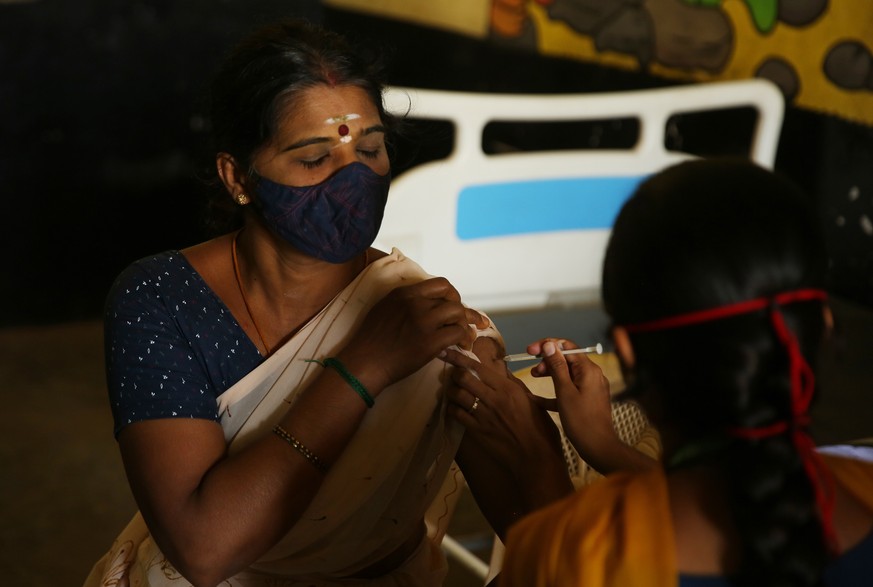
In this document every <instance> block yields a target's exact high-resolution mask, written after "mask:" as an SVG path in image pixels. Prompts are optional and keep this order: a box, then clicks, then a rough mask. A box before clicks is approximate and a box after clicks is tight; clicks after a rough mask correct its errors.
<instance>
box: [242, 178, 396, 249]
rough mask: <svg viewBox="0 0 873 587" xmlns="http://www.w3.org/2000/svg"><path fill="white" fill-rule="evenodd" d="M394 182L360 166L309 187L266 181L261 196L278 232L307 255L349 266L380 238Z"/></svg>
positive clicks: (271, 225) (265, 215) (263, 210)
mask: <svg viewBox="0 0 873 587" xmlns="http://www.w3.org/2000/svg"><path fill="white" fill-rule="evenodd" d="M390 183H391V176H390V174H385V175H379V174H378V173H376V172H375V171H373V170H372V169H370V168H369V167H368V166H366V165H364V164H363V163H358V162H355V163H350V164H349V165H346V166H345V167H343V168H342V169H340V170H339V171H337V172H336V173H335V174H333V175H332V176H330V177H329V178H327V179H326V180H324V181H323V182H321V183H319V184H315V185H311V186H306V187H294V186H288V185H282V184H278V183H275V182H272V181H270V180H268V179H265V178H261V179H260V180H259V182H258V188H257V194H258V202H259V204H260V205H259V207H260V212H261V215H262V216H263V218H264V221H265V222H266V224H267V226H268V227H269V228H270V229H272V230H273V231H274V232H275V233H276V234H278V235H279V236H281V237H282V238H283V239H285V240H286V241H288V243H290V244H291V245H293V246H294V248H296V249H298V250H300V251H302V252H304V253H306V254H307V255H310V256H312V257H316V258H318V259H321V260H323V261H328V262H330V263H345V262H346V261H348V260H350V259H352V258H353V257H355V256H356V255H359V254H361V253H363V252H364V251H365V250H367V248H368V247H369V246H370V245H371V244H373V241H374V240H376V234H377V233H378V232H379V227H380V226H381V225H382V215H383V214H384V212H385V203H386V201H387V200H388V187H389V185H390Z"/></svg>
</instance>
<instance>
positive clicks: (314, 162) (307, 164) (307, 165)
mask: <svg viewBox="0 0 873 587" xmlns="http://www.w3.org/2000/svg"><path fill="white" fill-rule="evenodd" d="M327 157H328V154H327V153H325V154H324V155H322V156H321V157H318V158H315V159H301V160H300V165H302V166H303V167H304V169H315V168H316V167H319V166H321V165H322V164H323V163H324V162H325V161H327Z"/></svg>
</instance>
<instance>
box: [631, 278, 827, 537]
mask: <svg viewBox="0 0 873 587" xmlns="http://www.w3.org/2000/svg"><path fill="white" fill-rule="evenodd" d="M826 299H827V293H826V292H824V291H822V290H820V289H799V290H794V291H788V292H783V293H779V294H776V295H774V296H772V297H764V298H755V299H753V300H747V301H744V302H737V303H734V304H728V305H726V306H720V307H717V308H710V309H706V310H699V311H696V312H688V313H687V314H679V315H676V316H668V317H666V318H659V319H657V320H651V321H648V322H641V323H639V324H631V325H629V326H624V328H625V330H627V331H628V332H652V331H655V330H666V329H670V328H679V327H682V326H690V325H692V324H699V323H701V322H709V321H711V320H720V319H722V318H729V317H731V316H736V315H738V314H746V313H749V312H755V311H758V310H764V309H766V308H770V323H771V324H772V326H773V330H774V332H775V333H776V336H777V337H778V338H779V341H780V342H781V343H782V345H783V346H784V347H785V350H786V352H787V353H788V361H789V373H790V379H791V420H790V421H788V422H784V421H783V422H776V423H774V424H770V425H768V426H760V427H755V428H734V429H731V430H729V431H728V433H729V434H730V435H731V436H736V437H739V438H748V439H759V438H766V437H770V436H776V435H777V434H783V433H785V432H790V433H791V440H792V442H793V444H794V446H795V448H796V450H797V452H798V454H799V455H800V457H801V459H802V460H803V468H804V470H805V471H806V474H807V476H808V477H809V479H810V481H811V482H812V486H813V490H814V492H815V501H816V504H817V506H818V509H819V513H820V516H821V523H822V530H823V532H824V538H825V541H826V542H827V545H828V547H829V548H830V549H831V550H832V551H833V552H837V550H836V548H837V538H836V532H835V530H834V526H833V511H834V486H833V479H832V478H831V476H830V475H829V474H828V473H827V469H826V468H825V466H824V463H823V462H822V460H821V457H820V456H819V455H818V453H817V452H816V450H815V448H816V447H815V443H814V442H813V440H812V438H811V437H810V436H809V434H808V433H807V432H806V427H807V426H808V425H809V415H808V411H809V405H810V403H811V402H812V397H813V394H814V391H815V376H814V375H813V372H812V368H811V367H810V366H809V363H807V362H806V359H805V358H804V357H803V354H802V353H801V352H800V345H799V344H798V343H797V338H796V337H795V336H794V334H793V333H792V332H791V331H790V330H789V329H788V326H787V325H786V324H785V320H784V318H783V316H782V312H780V311H779V306H782V305H785V304H790V303H793V302H806V301H812V300H822V301H824V300H826Z"/></svg>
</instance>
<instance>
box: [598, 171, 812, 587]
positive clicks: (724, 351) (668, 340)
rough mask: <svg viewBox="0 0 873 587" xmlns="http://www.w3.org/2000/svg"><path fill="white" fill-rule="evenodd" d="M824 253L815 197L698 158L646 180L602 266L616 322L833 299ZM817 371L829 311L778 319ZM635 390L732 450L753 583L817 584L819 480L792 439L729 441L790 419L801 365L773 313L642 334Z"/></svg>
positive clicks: (743, 577)
mask: <svg viewBox="0 0 873 587" xmlns="http://www.w3.org/2000/svg"><path fill="white" fill-rule="evenodd" d="M826 266H827V262H826V255H825V247H824V244H823V240H822V235H821V231H820V228H819V224H818V221H817V218H816V215H815V212H814V207H813V206H811V202H810V201H809V199H808V198H807V197H806V196H805V195H804V194H803V193H802V192H801V190H799V189H798V187H796V186H795V185H794V184H792V183H791V182H789V181H788V180H786V179H784V178H781V177H779V176H778V175H776V174H774V173H772V172H770V171H767V170H765V169H763V168H760V167H758V166H756V165H754V164H753V163H751V162H748V161H739V160H733V159H713V160H694V161H690V162H684V163H680V164H678V165H674V166H672V167H670V168H668V169H666V170H665V171H663V172H661V173H659V174H656V175H655V176H653V177H651V178H650V179H648V180H647V181H645V182H644V183H643V184H642V185H641V186H640V187H639V189H638V190H637V192H636V193H635V195H634V196H633V197H632V198H631V199H630V200H629V201H628V202H627V203H626V204H625V206H624V207H623V209H622V210H621V213H620V214H619V216H618V218H617V220H616V222H615V226H614V228H613V232H612V235H611V238H610V242H609V245H608V247H607V252H606V258H605V260H604V267H603V286H602V287H603V291H602V294H603V300H604V304H605V308H606V310H607V312H608V314H609V315H610V317H611V318H612V320H613V322H614V323H615V324H618V325H628V324H635V323H640V322H644V321H648V320H654V319H658V318H664V317H667V316H673V315H678V314H684V313H688V312H692V311H694V310H702V309H708V308H714V307H719V306H724V305H726V304H730V303H732V302H740V301H745V300H751V299H755V298H761V297H768V296H772V295H774V294H777V293H780V292H784V291H790V290H795V289H799V288H824V286H825V275H826ZM779 311H780V312H782V314H783V316H784V319H785V322H786V324H787V325H788V327H789V329H790V330H791V331H792V332H793V333H794V335H795V336H796V337H797V339H798V342H799V345H800V348H801V352H802V353H803V355H804V356H805V357H806V360H807V362H809V363H810V364H813V363H814V358H815V355H816V352H817V349H818V346H819V343H820V341H821V340H822V337H823V333H824V332H823V328H824V324H823V323H824V320H823V316H822V305H821V302H815V301H813V302H802V303H792V304H786V305H783V306H781V307H780V308H779ZM630 336H631V342H632V344H633V349H634V357H635V364H634V367H633V374H632V385H631V390H632V391H631V393H633V394H640V393H646V394H651V396H652V397H654V398H656V399H655V401H656V402H657V405H658V408H659V411H658V413H659V415H663V419H662V422H659V424H660V425H662V426H664V427H665V428H669V429H670V430H671V431H672V432H675V433H677V435H678V436H679V438H681V439H682V441H683V442H685V443H689V444H694V443H698V444H699V445H706V444H710V445H711V443H712V442H713V436H714V435H715V436H719V435H720V434H719V433H720V432H721V438H720V439H716V441H717V442H718V441H719V440H721V441H723V442H724V445H725V446H726V448H724V449H723V450H721V451H719V452H717V453H716V454H710V455H709V456H710V459H709V460H708V461H707V460H706V459H705V458H704V462H707V464H710V465H711V464H713V463H715V464H716V465H717V466H719V467H722V470H723V472H724V479H725V480H726V483H727V484H728V486H729V494H730V500H731V503H732V508H733V519H734V520H735V521H736V524H737V528H738V531H739V532H740V534H741V536H742V544H743V553H742V564H741V568H740V569H739V572H738V574H737V577H736V579H737V583H738V584H742V585H768V586H772V585H815V584H817V583H819V582H820V580H821V579H820V577H821V572H822V570H823V568H824V565H825V564H826V562H827V550H826V548H825V544H824V541H823V534H822V527H821V521H820V519H819V517H818V512H817V508H816V505H815V500H814V493H813V488H812V485H811V482H810V479H809V478H808V477H807V475H806V474H805V472H804V468H803V464H802V462H801V459H800V457H799V456H798V453H797V451H796V450H795V447H794V445H793V444H792V441H791V436H790V433H789V432H786V433H785V434H780V435H776V436H772V437H769V438H762V439H757V440H740V439H731V438H730V437H729V436H728V435H727V430H729V429H732V428H751V427H759V426H764V425H767V424H772V423H774V422H779V421H786V422H787V421H790V420H791V415H792V412H791V400H790V393H791V392H790V389H791V382H790V379H789V357H788V353H787V351H786V348H785V347H784V345H783V344H782V343H781V342H780V341H779V339H778V338H777V335H776V333H775V332H774V329H773V327H772V325H771V322H770V319H769V314H768V310H762V311H760V312H752V313H749V314H742V315H738V316H735V317H731V318H726V319H721V320H714V321H710V322H704V323H700V324H697V325H694V326H686V327H682V328H673V329H665V330H660V331H652V332H644V333H642V332H641V333H636V334H633V333H632V334H631V335H630Z"/></svg>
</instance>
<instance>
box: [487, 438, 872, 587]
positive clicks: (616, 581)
mask: <svg viewBox="0 0 873 587" xmlns="http://www.w3.org/2000/svg"><path fill="white" fill-rule="evenodd" d="M822 459H823V460H824V462H825V465H826V466H827V468H828V470H829V471H830V472H831V474H832V475H833V477H834V480H835V482H836V483H838V484H839V485H841V486H842V487H844V488H845V489H846V490H847V491H848V492H849V493H851V494H852V495H854V496H855V497H856V498H857V499H858V500H859V501H860V502H861V503H863V504H864V505H865V506H866V507H867V508H868V509H869V510H870V511H873V463H871V462H864V461H861V460H856V459H847V458H843V457H837V456H831V455H827V454H823V455H822ZM677 581H678V573H677V569H676V549H675V541H674V532H673V523H672V519H671V516H670V504H669V496H668V494H667V482H666V477H665V474H664V470H663V469H661V468H660V467H657V468H653V469H652V470H651V471H647V472H645V473H618V474H615V475H611V476H609V477H606V478H604V479H602V480H599V481H596V482H594V483H592V484H591V485H589V486H587V487H585V488H583V489H581V490H579V491H578V492H576V493H575V494H573V495H571V496H569V497H567V498H565V499H563V500H561V501H559V502H556V503H554V504H552V505H550V506H548V507H547V508H545V509H543V510H540V511H539V512H535V513H533V514H531V515H530V516H528V517H526V518H524V519H522V520H521V521H520V522H518V523H517V524H516V525H515V526H513V527H512V528H511V529H510V531H509V536H508V538H507V544H506V554H505V556H504V563H503V571H502V573H501V575H500V583H499V584H500V587H627V586H629V585H632V586H634V587H675V585H677Z"/></svg>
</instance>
